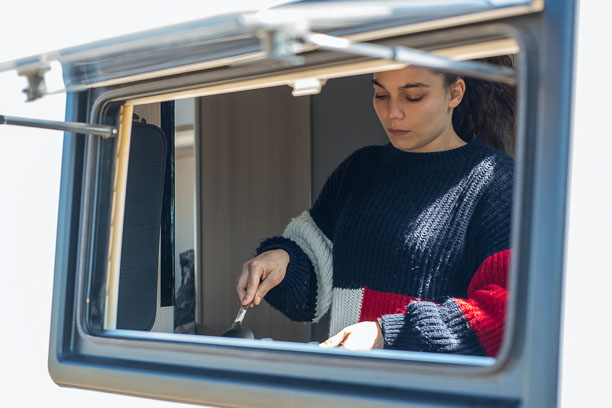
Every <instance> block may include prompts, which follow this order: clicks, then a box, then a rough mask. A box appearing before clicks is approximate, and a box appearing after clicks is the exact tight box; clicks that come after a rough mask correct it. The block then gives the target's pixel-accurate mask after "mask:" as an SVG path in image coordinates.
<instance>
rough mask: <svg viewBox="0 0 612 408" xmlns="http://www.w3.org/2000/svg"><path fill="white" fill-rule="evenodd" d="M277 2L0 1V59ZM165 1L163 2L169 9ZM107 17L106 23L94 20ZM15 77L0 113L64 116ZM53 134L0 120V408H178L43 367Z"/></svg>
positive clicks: (1, 89) (51, 244) (58, 144)
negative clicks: (59, 381) (67, 384)
mask: <svg viewBox="0 0 612 408" xmlns="http://www.w3.org/2000/svg"><path fill="white" fill-rule="evenodd" d="M277 3H280V1H278V0H277V1H270V0H267V1H249V0H240V1H229V2H202V1H197V0H185V1H181V2H174V3H168V2H163V1H159V0H148V1H142V0H138V1H131V2H126V1H122V0H105V1H104V2H93V1H92V2H83V1H77V0H56V1H53V2H43V1H36V0H25V1H21V2H10V4H3V5H2V16H3V19H2V24H0V38H1V39H2V48H1V49H0V62H5V61H10V60H12V59H17V58H23V57H27V56H30V55H34V54H38V53H42V52H48V51H52V50H56V49H61V48H66V47H68V46H73V45H78V44H83V43H86V42H91V41H95V40H99V39H104V38H109V37H114V36H118V35H123V34H128V33H131V32H135V31H141V30H146V29H151V28H155V27H158V26H165V25H170V24H175V23H179V22H183V21H189V20H193V19H196V18H204V17H207V16H210V15H214V14H219V13H226V12H232V11H237V10H252V9H254V8H256V7H257V6H259V7H263V6H266V5H273V4H277ZM169 4H170V6H169ZM105 21H107V22H108V23H104V22H105ZM24 87H25V80H24V79H23V78H19V77H17V75H15V73H4V74H0V114H4V115H8V116H24V117H33V118H40V119H49V120H64V109H65V95H63V94H60V95H55V96H48V97H45V98H43V99H42V100H39V101H36V102H33V103H25V102H24V100H25V96H24V95H23V94H22V93H21V90H22V89H23V88H24ZM62 139H63V135H62V133H61V132H56V131H48V130H36V129H28V128H17V127H13V126H0V197H1V199H0V214H1V219H0V287H1V288H2V294H0V314H1V315H2V318H1V319H0V333H1V335H0V361H1V362H2V369H1V370H0V394H1V396H2V397H1V400H2V403H1V405H2V406H7V407H8V406H23V407H26V406H62V407H64V408H70V407H83V406H87V407H88V408H93V407H104V408H107V407H117V408H119V407H130V408H132V407H145V406H146V407H148V408H152V407H171V406H177V407H178V406H186V405H184V404H178V403H169V402H163V401H154V400H146V399H141V398H135V397H126V396H121V395H114V394H105V393H101V392H91V391H85V390H78V389H67V388H60V387H58V386H57V385H56V384H54V383H53V382H52V381H51V378H50V377H49V373H48V371H47V353H48V344H49V325H50V316H51V293H52V287H53V269H54V257H55V234H56V228H57V209H58V199H59V182H60V166H61V154H62V141H63V140H62Z"/></svg>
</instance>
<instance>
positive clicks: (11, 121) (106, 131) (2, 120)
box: [0, 115, 117, 139]
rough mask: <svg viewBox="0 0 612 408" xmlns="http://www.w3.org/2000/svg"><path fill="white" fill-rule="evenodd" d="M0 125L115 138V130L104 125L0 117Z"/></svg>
mask: <svg viewBox="0 0 612 408" xmlns="http://www.w3.org/2000/svg"><path fill="white" fill-rule="evenodd" d="M0 125H15V126H27V127H34V128H41V129H52V130H62V131H64V132H72V133H81V134H86V135H96V136H102V138H104V139H108V138H112V137H116V136H117V128H116V127H113V126H105V125H92V124H89V123H77V122H56V121H52V120H41V119H30V118H18V117H15V116H4V115H0Z"/></svg>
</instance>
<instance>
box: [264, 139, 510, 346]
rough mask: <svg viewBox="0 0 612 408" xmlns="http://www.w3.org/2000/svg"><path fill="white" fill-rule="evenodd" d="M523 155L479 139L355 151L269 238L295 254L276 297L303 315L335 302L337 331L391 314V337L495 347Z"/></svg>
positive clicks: (389, 340) (293, 315)
mask: <svg viewBox="0 0 612 408" xmlns="http://www.w3.org/2000/svg"><path fill="white" fill-rule="evenodd" d="M513 167H514V163H513V160H512V159H511V158H510V157H508V156H506V155H504V154H502V153H500V152H499V151H497V150H495V149H493V148H490V147H488V146H486V145H485V144H483V143H481V142H479V141H476V140H472V141H470V142H469V143H467V144H466V145H464V146H461V147H459V148H457V149H453V150H448V151H442V152H431V153H411V152H403V151H401V150H398V149H396V148H394V147H393V146H392V145H391V144H387V145H385V146H369V147H365V148H362V149H360V150H358V151H356V152H355V153H353V154H352V155H351V156H349V157H348V158H347V159H346V160H344V162H342V163H341V164H340V166H339V167H338V168H337V169H336V170H335V171H334V172H333V173H332V175H331V176H330V177H329V179H328V180H327V182H326V184H325V186H324V187H323V190H322V191H321V194H320V195H319V197H318V199H317V200H316V202H315V203H314V205H313V206H312V208H311V209H310V210H309V211H306V212H304V213H303V214H302V215H300V216H299V217H297V218H295V219H293V220H292V221H291V222H290V223H289V225H288V226H287V228H286V229H285V232H284V233H283V235H282V236H277V237H272V238H268V239H267V240H265V241H263V242H262V244H261V245H260V247H259V248H258V250H257V253H262V252H264V251H267V250H272V249H279V248H281V249H284V250H285V251H287V253H288V254H289V256H290V262H289V266H288V268H287V273H286V276H285V279H284V280H283V281H282V282H281V283H280V284H279V285H278V286H276V287H275V288H274V289H272V290H271V291H270V292H268V294H267V295H266V297H265V299H266V300H267V302H268V303H270V304H271V305H272V306H273V307H275V308H276V309H278V310H280V311H281V312H282V313H284V314H285V315H286V316H287V317H289V318H290V319H292V320H296V321H317V320H318V319H319V318H321V317H322V316H323V315H324V314H325V313H326V312H327V311H328V310H329V309H330V308H331V323H330V334H335V333H337V332H338V331H340V330H342V329H343V328H344V327H346V326H349V325H351V324H354V323H357V322H361V321H374V320H376V319H377V318H380V320H379V322H380V323H381V331H382V334H383V337H384V343H385V348H391V349H402V350H414V351H428V352H443V353H458V354H472V355H488V356H494V355H496V354H497V352H498V350H499V347H500V344H501V337H502V333H503V326H504V317H505V303H506V297H507V291H506V280H507V273H508V264H509V256H510V249H509V248H510V215H511V206H512V186H513Z"/></svg>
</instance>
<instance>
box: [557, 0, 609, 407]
mask: <svg viewBox="0 0 612 408" xmlns="http://www.w3.org/2000/svg"><path fill="white" fill-rule="evenodd" d="M611 17H612V3H610V1H609V0H588V1H581V2H580V3H579V11H578V38H577V40H578V41H577V60H576V88H575V101H574V103H575V106H574V118H573V119H574V129H573V157H572V165H571V166H572V168H571V192H570V202H569V229H568V240H567V268H566V279H565V305H564V307H565V309H564V319H563V337H562V342H563V343H562V353H561V379H560V380H561V382H560V385H561V386H560V397H561V400H560V401H561V404H560V405H561V406H562V407H568V408H569V407H603V406H610V404H611V403H612V402H611V399H610V373H609V372H610V365H611V364H612V349H611V348H610V345H612V318H611V315H612V313H611V311H610V291H611V288H612V257H611V256H610V254H611V251H612V248H611V244H612V181H611V180H610V179H611V177H612V159H611V158H612V132H611V131H610V127H611V121H610V119H611V115H610V108H611V106H612V99H611V98H610V95H611V93H610V68H611V67H612V52H611V51H610V40H611V39H612V25H611V24H610V18H611Z"/></svg>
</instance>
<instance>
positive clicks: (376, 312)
mask: <svg viewBox="0 0 612 408" xmlns="http://www.w3.org/2000/svg"><path fill="white" fill-rule="evenodd" d="M413 300H418V299H416V298H414V297H411V296H406V295H398V294H397V293H389V292H378V291H376V290H372V289H370V288H368V287H365V288H364V290H363V301H362V303H361V313H360V315H359V321H360V322H365V321H370V322H371V321H374V320H376V319H377V318H379V317H381V316H382V315H386V314H395V313H402V314H404V313H406V306H408V304H409V303H410V302H412V301H413Z"/></svg>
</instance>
